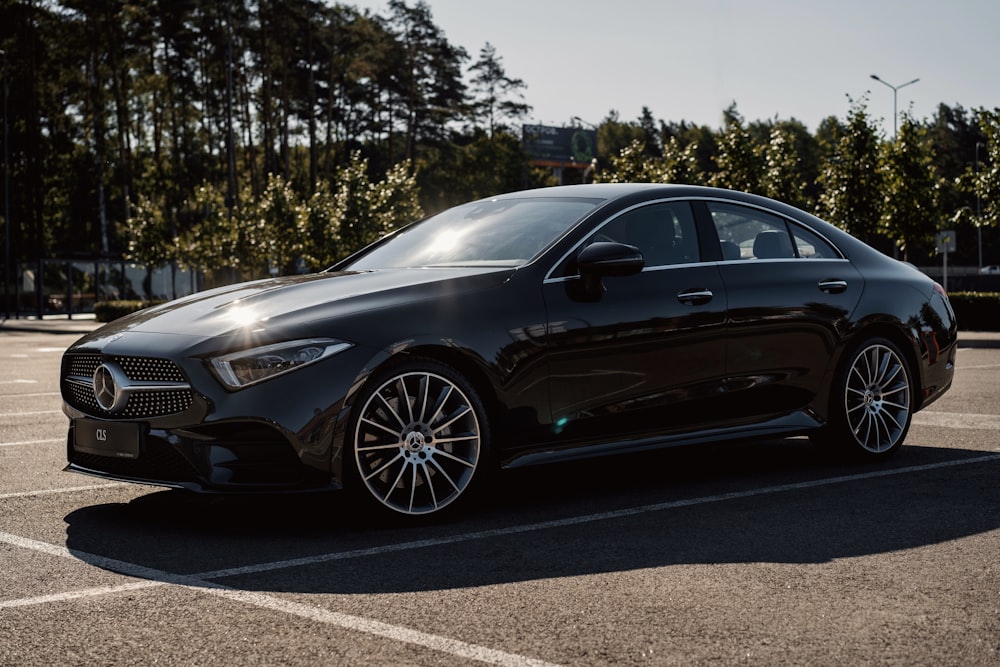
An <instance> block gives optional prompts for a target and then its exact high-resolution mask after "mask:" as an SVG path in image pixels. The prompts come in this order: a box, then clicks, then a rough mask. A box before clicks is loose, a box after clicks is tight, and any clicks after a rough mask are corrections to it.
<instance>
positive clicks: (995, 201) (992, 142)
mask: <svg viewBox="0 0 1000 667" xmlns="http://www.w3.org/2000/svg"><path fill="white" fill-rule="evenodd" d="M976 121H977V123H978V125H979V128H980V129H981V130H982V133H983V139H984V141H983V143H982V144H981V146H982V154H981V155H980V164H978V165H975V167H972V168H971V169H970V170H969V173H968V175H967V177H966V182H971V183H972V187H971V191H972V192H973V193H974V194H975V195H976V197H977V199H978V201H979V206H978V208H979V215H978V216H977V217H978V219H977V220H976V222H975V224H976V226H977V227H997V226H1000V110H993V111H986V110H980V111H979V112H978V113H977V114H976ZM976 167H978V169H977V168H976Z"/></svg>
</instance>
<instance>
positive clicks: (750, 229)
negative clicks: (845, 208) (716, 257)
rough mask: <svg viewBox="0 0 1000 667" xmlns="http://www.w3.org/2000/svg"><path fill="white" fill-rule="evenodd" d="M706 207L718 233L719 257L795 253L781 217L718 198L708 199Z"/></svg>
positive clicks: (768, 256) (775, 256)
mask: <svg viewBox="0 0 1000 667" xmlns="http://www.w3.org/2000/svg"><path fill="white" fill-rule="evenodd" d="M708 210H709V211H710V212H711V214H712V222H713V223H714V224H715V230H716V232H717V233H718V234H719V243H721V244H722V259H723V260H727V261H729V260H752V259H785V258H793V257H796V256H797V255H796V250H795V246H793V245H792V237H791V236H790V235H789V232H788V225H787V224H786V223H785V220H784V219H783V218H779V217H778V216H775V215H771V214H769V213H765V212H763V211H759V210H757V209H753V208H746V207H743V206H735V205H732V204H722V203H718V202H708ZM813 236H815V235H813Z"/></svg>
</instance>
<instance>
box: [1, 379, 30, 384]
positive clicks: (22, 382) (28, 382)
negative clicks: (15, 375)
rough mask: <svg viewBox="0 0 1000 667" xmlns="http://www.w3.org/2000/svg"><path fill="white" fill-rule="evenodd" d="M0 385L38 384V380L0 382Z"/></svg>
mask: <svg viewBox="0 0 1000 667" xmlns="http://www.w3.org/2000/svg"><path fill="white" fill-rule="evenodd" d="M0 384H38V380H0Z"/></svg>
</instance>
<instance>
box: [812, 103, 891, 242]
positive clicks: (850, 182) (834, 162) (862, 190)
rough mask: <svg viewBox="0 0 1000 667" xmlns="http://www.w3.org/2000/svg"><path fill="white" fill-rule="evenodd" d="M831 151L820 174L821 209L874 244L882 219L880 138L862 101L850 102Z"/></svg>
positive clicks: (847, 228)
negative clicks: (832, 151) (845, 117)
mask: <svg viewBox="0 0 1000 667" xmlns="http://www.w3.org/2000/svg"><path fill="white" fill-rule="evenodd" d="M834 151H835V152H834V153H833V154H832V155H829V156H828V158H827V161H826V164H825V166H824V167H823V168H822V169H821V171H820V175H819V182H820V185H821V187H822V188H823V192H822V194H821V195H820V199H819V203H820V208H821V210H822V212H823V213H824V214H825V216H826V219H827V220H829V221H830V222H832V223H833V224H835V225H837V226H838V227H840V228H842V229H844V230H846V231H848V232H849V233H851V234H853V235H854V236H856V237H858V238H860V239H861V240H862V241H865V242H867V243H873V242H874V241H875V239H876V237H877V235H878V233H879V221H880V220H881V217H882V202H883V196H882V172H881V171H880V170H879V168H878V164H879V159H878V158H879V138H878V134H877V133H876V131H875V127H874V125H873V123H872V122H871V117H870V116H869V115H868V110H867V108H866V104H865V101H864V100H861V101H859V102H857V103H854V102H853V101H852V104H851V111H850V113H849V114H848V118H847V124H846V125H845V126H844V127H843V128H842V129H841V133H840V135H839V137H838V138H837V140H836V145H835V146H834Z"/></svg>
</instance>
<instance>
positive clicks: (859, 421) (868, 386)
mask: <svg viewBox="0 0 1000 667" xmlns="http://www.w3.org/2000/svg"><path fill="white" fill-rule="evenodd" d="M912 416H913V381H912V379H911V377H910V369H909V366H908V365H907V363H906V360H905V358H904V356H903V353H902V352H901V351H900V349H899V348H898V347H897V346H896V344H895V343H893V342H892V341H890V340H888V339H885V338H872V339H869V340H867V341H865V342H864V343H863V344H861V345H860V346H859V347H857V348H855V350H854V351H853V352H852V353H851V354H848V355H847V357H846V358H845V362H844V364H843V365H842V366H841V368H840V370H839V371H838V373H837V379H836V382H835V385H834V393H833V398H832V401H831V414H830V422H829V424H828V426H827V428H826V429H825V430H824V431H823V432H822V433H821V434H819V435H817V436H816V440H818V441H819V443H820V444H823V445H826V446H829V447H836V448H837V449H840V450H841V451H846V452H848V453H851V454H854V455H856V456H859V457H861V458H867V459H878V458H883V457H886V456H889V455H891V454H893V453H894V452H895V451H896V450H898V449H899V447H900V446H901V445H902V444H903V440H904V439H905V438H906V433H907V431H908V430H909V428H910V420H911V418H912Z"/></svg>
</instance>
